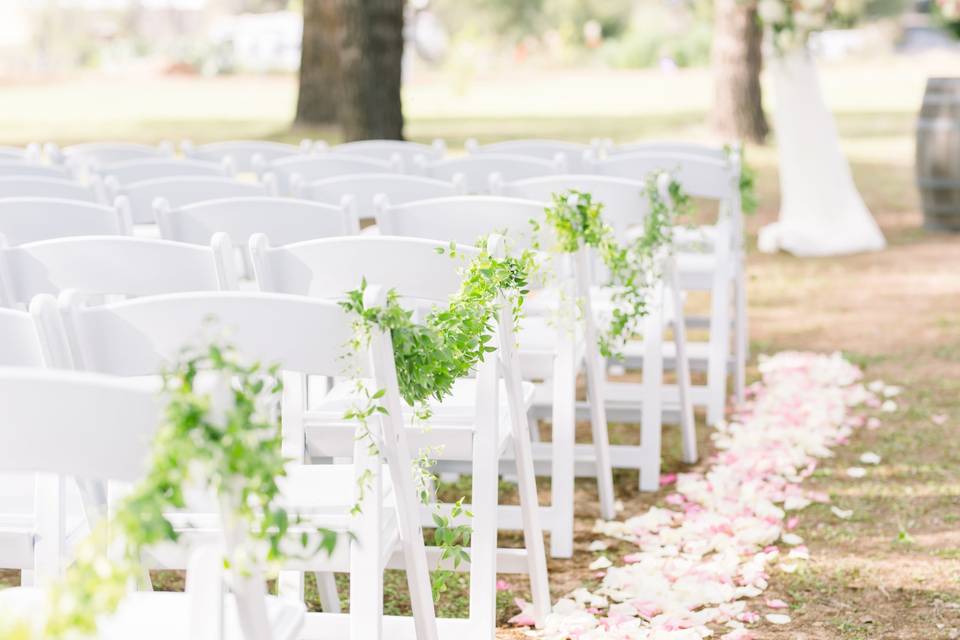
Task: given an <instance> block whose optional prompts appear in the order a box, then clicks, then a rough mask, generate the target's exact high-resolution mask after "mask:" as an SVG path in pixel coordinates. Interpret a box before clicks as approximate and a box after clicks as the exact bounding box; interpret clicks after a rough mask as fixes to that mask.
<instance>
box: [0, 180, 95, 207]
mask: <svg viewBox="0 0 960 640" xmlns="http://www.w3.org/2000/svg"><path fill="white" fill-rule="evenodd" d="M100 187H101V185H100V184H99V182H97V181H94V182H91V183H90V184H81V183H79V182H74V181H73V180H68V179H65V178H49V177H45V176H5V177H0V198H26V197H33V198H62V199H64V200H77V201H79V202H95V203H102V202H104V194H103V191H102V189H101V188H100Z"/></svg>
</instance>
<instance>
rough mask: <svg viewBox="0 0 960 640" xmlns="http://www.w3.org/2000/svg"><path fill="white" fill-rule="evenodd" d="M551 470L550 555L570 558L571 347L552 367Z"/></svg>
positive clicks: (573, 379)
mask: <svg viewBox="0 0 960 640" xmlns="http://www.w3.org/2000/svg"><path fill="white" fill-rule="evenodd" d="M551 427H552V442H551V444H550V449H551V469H550V510H551V513H552V516H553V517H552V522H551V523H550V555H551V556H553V557H554V558H570V557H572V556H573V490H574V472H575V468H574V447H575V445H576V374H575V371H574V367H573V352H572V348H563V349H561V350H560V353H558V354H557V357H556V360H555V364H554V379H553V411H552V425H551Z"/></svg>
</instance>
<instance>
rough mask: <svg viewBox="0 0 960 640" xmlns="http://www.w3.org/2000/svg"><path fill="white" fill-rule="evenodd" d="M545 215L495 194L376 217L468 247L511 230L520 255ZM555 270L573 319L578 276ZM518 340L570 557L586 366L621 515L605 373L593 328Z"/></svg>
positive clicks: (551, 526)
mask: <svg viewBox="0 0 960 640" xmlns="http://www.w3.org/2000/svg"><path fill="white" fill-rule="evenodd" d="M543 218H544V206H543V203H542V202H538V201H535V200H521V199H515V198H501V197H493V196H462V197H455V198H440V199H434V200H423V201H418V202H412V203H408V204H404V205H397V206H392V205H389V204H388V203H382V206H381V208H380V210H379V211H378V212H377V224H378V227H379V229H380V233H381V234H383V235H387V236H390V235H400V236H414V237H421V238H428V239H433V240H446V241H454V242H459V243H463V244H469V243H472V242H474V241H475V239H476V238H478V237H483V236H485V235H489V234H490V233H504V234H505V237H506V238H507V239H508V241H509V243H510V246H511V250H514V251H518V250H522V249H523V248H525V247H530V246H531V244H532V243H533V241H534V240H535V233H534V232H533V230H532V226H531V221H540V222H542V221H543ZM541 226H542V225H541ZM553 267H554V273H553V274H552V276H553V278H554V280H555V282H556V286H557V287H559V288H562V289H563V290H564V291H565V292H566V294H565V295H562V296H559V297H558V299H559V302H558V304H560V305H563V309H559V310H558V317H561V318H563V317H566V318H573V317H574V316H575V315H576V310H575V307H576V304H577V292H576V290H575V288H574V278H575V277H576V272H575V271H574V269H573V266H572V264H571V261H570V260H567V259H566V258H562V259H560V260H557V261H556V263H555V264H554V265H553ZM586 302H587V303H589V301H586ZM591 322H592V320H591ZM571 332H572V335H571ZM518 337H519V359H520V368H521V371H522V373H523V377H524V379H525V380H528V381H531V382H535V383H536V387H537V394H536V395H535V397H534V405H533V409H534V411H535V412H537V413H547V414H549V416H550V420H551V423H552V434H553V437H552V447H553V454H554V455H553V462H552V469H551V471H550V475H551V477H552V481H551V504H550V507H549V508H541V514H542V516H543V517H542V523H543V528H544V529H546V530H549V531H550V534H551V536H550V542H551V554H552V555H553V556H555V557H570V556H571V555H572V553H573V522H574V519H573V511H574V442H575V426H576V407H577V401H576V379H577V372H578V371H579V370H580V369H581V366H585V367H586V371H587V379H588V388H589V397H590V410H591V426H592V429H593V442H594V449H595V458H594V459H595V460H596V461H597V462H596V465H595V467H594V469H595V475H596V477H597V480H598V488H599V492H600V499H601V505H600V506H601V514H602V516H603V517H604V518H611V517H613V516H614V508H613V507H614V491H613V480H612V470H611V468H610V461H609V447H608V445H607V422H606V415H605V413H604V403H603V402H602V401H601V400H600V399H602V398H603V389H602V385H603V374H602V372H601V371H600V362H599V360H598V359H596V358H591V357H589V355H588V352H589V350H590V348H591V347H590V345H589V344H588V343H591V340H590V338H589V330H586V329H580V328H579V327H574V328H572V329H571V328H570V327H565V326H563V323H556V322H553V320H552V319H550V318H543V317H527V318H525V319H524V320H523V321H522V323H521V332H520V334H519V336H518ZM594 346H595V343H594ZM515 523H516V517H513V518H510V519H508V518H507V516H506V515H504V517H503V518H502V526H503V528H515V526H516V525H515Z"/></svg>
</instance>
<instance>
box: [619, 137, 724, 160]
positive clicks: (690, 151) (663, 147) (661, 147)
mask: <svg viewBox="0 0 960 640" xmlns="http://www.w3.org/2000/svg"><path fill="white" fill-rule="evenodd" d="M734 150H736V146H735V147H734ZM603 152H604V153H605V154H606V155H607V156H610V157H613V156H617V155H620V154H623V153H658V154H666V155H690V156H703V157H705V158H707V159H709V160H726V159H727V155H728V152H727V150H726V149H725V148H724V147H723V146H722V145H718V144H703V143H701V142H687V141H683V140H641V141H638V142H626V143H622V144H613V142H612V141H610V140H607V141H605V144H604V146H603Z"/></svg>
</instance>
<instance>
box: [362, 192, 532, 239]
mask: <svg viewBox="0 0 960 640" xmlns="http://www.w3.org/2000/svg"><path fill="white" fill-rule="evenodd" d="M543 217H544V205H543V202H538V201H536V200H521V199H518V198H504V197H499V196H458V197H454V198H436V199H434V200H420V201H417V202H410V203H407V204H401V205H396V206H393V205H391V204H390V203H389V202H387V201H386V200H385V199H383V200H381V202H380V203H379V207H378V211H377V226H378V227H379V229H380V233H381V234H383V235H386V236H391V235H393V236H413V237H417V238H429V239H431V240H439V241H441V242H456V243H458V244H465V245H470V246H472V245H474V244H476V242H477V241H478V240H480V239H482V238H484V237H487V236H489V235H490V234H491V233H499V234H501V235H503V236H504V237H505V238H506V239H507V242H508V243H509V244H510V248H511V250H519V249H523V248H526V247H528V246H530V245H531V243H532V242H533V241H534V239H535V234H534V231H533V227H532V225H531V224H530V221H531V220H536V221H542V220H543Z"/></svg>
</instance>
